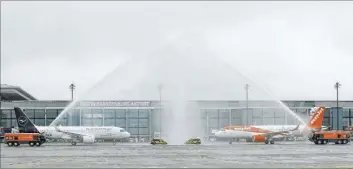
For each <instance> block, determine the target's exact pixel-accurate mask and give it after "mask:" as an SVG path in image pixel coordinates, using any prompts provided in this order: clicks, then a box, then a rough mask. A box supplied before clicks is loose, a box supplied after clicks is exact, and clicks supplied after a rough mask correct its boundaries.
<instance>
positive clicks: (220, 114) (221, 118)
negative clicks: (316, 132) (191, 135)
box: [0, 102, 353, 138]
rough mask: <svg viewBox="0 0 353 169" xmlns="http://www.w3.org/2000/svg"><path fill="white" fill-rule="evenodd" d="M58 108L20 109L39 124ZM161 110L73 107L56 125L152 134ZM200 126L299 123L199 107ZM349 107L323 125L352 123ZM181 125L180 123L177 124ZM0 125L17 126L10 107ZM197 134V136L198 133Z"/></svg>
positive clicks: (286, 117)
mask: <svg viewBox="0 0 353 169" xmlns="http://www.w3.org/2000/svg"><path fill="white" fill-rule="evenodd" d="M305 104H307V106H308V107H298V108H295V107H291V111H292V112H294V113H295V114H296V115H297V116H299V117H300V118H301V119H302V120H303V121H304V122H307V121H308V120H309V115H310V114H309V111H310V109H311V107H312V106H313V105H312V104H313V103H312V102H305ZM63 109H64V107H62V108H39V107H37V108H32V109H26V108H24V109H23V110H24V111H25V113H26V114H27V115H28V117H29V118H30V119H31V120H32V121H33V122H34V123H35V124H36V125H40V126H48V125H50V124H51V122H52V121H53V120H54V119H55V118H56V117H57V116H58V115H59V114H60V112H61V111H63ZM164 111H166V112H170V111H172V110H161V109H159V108H155V107H153V106H151V107H144V108H139V107H129V108H124V107H106V108H98V107H88V108H75V109H73V110H70V111H68V112H67V113H66V114H65V115H64V116H62V117H61V119H60V121H59V125H70V126H117V127H122V128H125V129H126V130H127V131H128V132H130V133H131V136H132V137H150V138H151V137H153V135H154V132H160V131H162V132H163V129H162V128H161V126H165V125H167V124H164V123H166V122H163V121H162V120H161V119H160V117H161V116H160V112H162V118H163V116H165V115H166V114H163V112H164ZM199 112H200V119H201V125H202V127H203V129H204V133H201V134H204V135H208V136H209V135H212V132H213V131H215V130H218V129H220V128H223V127H224V126H228V125H296V124H300V122H299V120H298V119H296V118H295V117H294V116H293V115H292V113H290V112H289V111H287V110H285V109H283V108H248V109H245V108H241V107H240V108H224V107H223V108H200V109H199ZM352 122H353V108H339V109H338V111H337V109H336V108H335V107H331V108H328V109H326V111H325V113H324V120H323V125H325V126H329V127H331V128H332V129H337V128H339V129H343V127H344V126H352V125H353V124H352ZM181 125H182V124H181ZM0 126H1V127H6V128H8V127H17V122H16V118H15V113H14V110H13V109H10V108H2V109H1V112H0ZM201 134H200V135H201Z"/></svg>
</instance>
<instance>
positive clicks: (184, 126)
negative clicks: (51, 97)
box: [65, 32, 294, 144]
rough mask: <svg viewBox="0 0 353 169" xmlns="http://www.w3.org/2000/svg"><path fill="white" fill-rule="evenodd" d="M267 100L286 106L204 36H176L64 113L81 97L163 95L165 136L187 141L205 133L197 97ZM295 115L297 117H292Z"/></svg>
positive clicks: (105, 80)
mask: <svg viewBox="0 0 353 169" xmlns="http://www.w3.org/2000/svg"><path fill="white" fill-rule="evenodd" d="M245 84H250V86H251V90H250V91H249V92H250V93H251V94H250V95H251V96H250V99H251V100H267V102H266V103H265V104H266V105H264V104H261V105H251V106H262V107H267V106H269V107H274V108H283V110H284V111H287V110H285V106H283V105H282V104H281V103H280V102H279V100H276V99H275V98H273V97H272V96H271V95H270V94H269V93H268V91H267V92H266V91H265V90H264V89H263V88H261V86H258V84H256V83H255V82H253V81H251V80H250V78H249V77H245V76H244V75H243V74H242V73H241V72H238V71H237V69H236V68H234V67H232V66H230V65H229V64H227V63H226V62H224V61H223V60H222V59H220V57H219V56H217V53H216V52H214V51H211V50H209V46H208V43H207V41H206V40H205V39H203V37H202V35H201V34H198V33H195V32H187V33H182V34H177V35H175V36H173V37H172V38H170V39H169V40H168V41H167V42H166V43H165V44H164V45H162V46H160V47H159V48H157V49H156V50H155V51H154V52H152V53H149V54H146V55H145V56H133V57H131V58H129V59H128V60H127V61H126V62H124V63H123V64H122V65H120V66H119V67H118V68H116V69H115V70H114V71H112V72H110V73H109V74H108V75H106V76H104V78H102V80H101V81H100V82H99V83H97V84H95V85H93V87H92V88H91V89H90V90H88V91H87V92H86V93H85V94H84V95H82V96H81V97H79V99H78V100H77V101H75V102H74V103H73V104H71V105H69V106H68V108H67V109H66V110H65V111H68V110H70V109H72V108H74V107H75V104H76V103H79V102H80V101H82V100H159V99H160V97H161V98H162V107H163V109H162V116H161V118H162V137H163V138H166V139H167V140H168V142H169V144H183V143H184V142H185V141H186V140H187V139H188V138H190V137H203V136H204V134H205V133H206V131H205V124H204V120H202V117H201V112H200V109H201V108H202V107H200V106H199V105H198V104H197V102H194V101H197V100H201V101H202V100H223V101H225V100H244V99H245V89H244V86H245ZM293 117H294V116H293Z"/></svg>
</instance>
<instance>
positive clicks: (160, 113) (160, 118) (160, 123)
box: [158, 84, 163, 138]
mask: <svg viewBox="0 0 353 169" xmlns="http://www.w3.org/2000/svg"><path fill="white" fill-rule="evenodd" d="M162 88H163V86H162V84H159V85H158V91H159V137H160V138H162Z"/></svg>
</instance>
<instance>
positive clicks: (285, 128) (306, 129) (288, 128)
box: [215, 107, 327, 144]
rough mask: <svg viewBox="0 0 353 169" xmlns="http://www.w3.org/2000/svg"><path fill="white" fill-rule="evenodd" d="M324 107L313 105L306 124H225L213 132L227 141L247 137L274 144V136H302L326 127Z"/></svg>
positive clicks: (254, 140)
mask: <svg viewBox="0 0 353 169" xmlns="http://www.w3.org/2000/svg"><path fill="white" fill-rule="evenodd" d="M325 110H326V107H315V108H313V109H312V110H311V113H313V115H312V116H311V119H310V120H309V122H308V124H306V125H250V126H225V127H224V128H223V129H221V130H220V131H217V132H216V133H215V136H216V137H218V138H229V139H230V141H229V143H230V144H231V143H232V140H233V139H241V138H244V139H249V138H251V139H252V141H253V142H265V143H266V144H268V143H270V144H274V139H275V138H283V137H286V136H288V135H292V136H304V135H309V134H310V133H311V132H312V131H319V130H322V129H324V130H325V129H327V127H325V126H322V121H323V118H324V113H325Z"/></svg>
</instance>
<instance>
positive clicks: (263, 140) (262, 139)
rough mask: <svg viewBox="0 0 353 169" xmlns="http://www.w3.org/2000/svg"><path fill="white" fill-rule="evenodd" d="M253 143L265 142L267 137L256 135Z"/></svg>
mask: <svg viewBox="0 0 353 169" xmlns="http://www.w3.org/2000/svg"><path fill="white" fill-rule="evenodd" d="M252 141H253V142H265V136H263V135H256V136H253V137H252Z"/></svg>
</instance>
